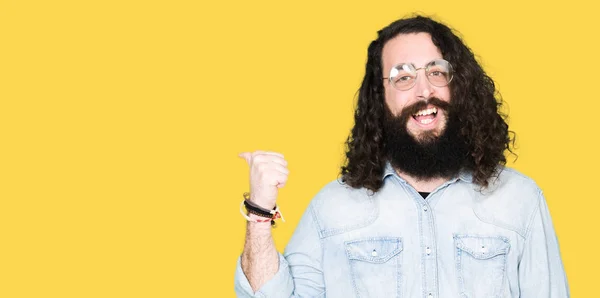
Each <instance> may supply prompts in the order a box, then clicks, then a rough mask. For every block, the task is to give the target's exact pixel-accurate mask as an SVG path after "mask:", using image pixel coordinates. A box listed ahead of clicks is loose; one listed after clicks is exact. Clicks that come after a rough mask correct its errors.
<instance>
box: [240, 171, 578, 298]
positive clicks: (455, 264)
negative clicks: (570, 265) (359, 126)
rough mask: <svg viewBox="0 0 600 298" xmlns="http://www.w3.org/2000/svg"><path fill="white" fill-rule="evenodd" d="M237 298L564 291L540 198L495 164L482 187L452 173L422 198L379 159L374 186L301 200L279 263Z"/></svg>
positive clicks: (474, 296)
mask: <svg viewBox="0 0 600 298" xmlns="http://www.w3.org/2000/svg"><path fill="white" fill-rule="evenodd" d="M235 291H236V293H237V295H238V297H329V298H348V297H402V298H414V297H421V298H438V297H440V298H451V297H463V298H466V297H468V298H483V297H485V298H489V297H493V298H508V297H513V298H515V297H524V298H529V297H537V298H541V297H544V298H545V297H552V298H559V297H569V296H570V295H569V287H568V284H567V279H566V275H565V272H564V268H563V264H562V261H561V257H560V252H559V246H558V241H557V238H556V234H555V232H554V228H553V226H552V221H551V219H550V213H549V212H548V206H547V205H546V202H545V200H544V197H543V195H542V192H541V190H540V189H539V188H538V187H537V185H536V184H535V182H533V181H532V180H531V179H529V178H528V177H526V176H524V175H522V174H520V173H518V172H517V171H515V170H512V169H509V168H504V169H503V170H502V172H501V173H500V175H499V177H498V178H497V179H493V180H492V181H491V183H490V186H489V187H488V188H486V189H484V190H483V191H480V188H479V187H478V186H477V185H476V184H474V183H472V178H471V175H470V174H468V173H462V174H461V175H459V177H457V178H455V179H452V180H450V181H448V182H446V183H445V184H443V185H442V186H440V187H438V188H437V189H436V190H435V191H433V192H432V193H431V194H430V195H429V196H428V197H427V199H423V197H421V195H419V193H418V192H417V191H416V190H415V189H414V188H413V187H411V186H410V185H409V184H408V183H407V182H406V181H405V180H403V179H402V178H400V177H399V176H398V175H397V174H396V173H395V172H394V170H393V169H392V167H391V166H390V165H389V164H388V165H387V167H386V170H385V176H384V184H383V187H382V188H381V189H380V190H379V191H378V192H377V193H375V194H373V193H371V192H369V191H367V190H365V189H353V188H351V187H349V186H347V185H345V184H343V183H341V182H339V181H333V182H331V183H329V184H328V185H326V186H325V187H324V188H323V189H322V190H321V191H320V192H319V193H318V194H317V195H316V196H315V198H314V199H313V200H312V201H311V203H310V204H309V206H308V208H307V210H306V212H305V213H304V215H303V216H302V219H301V220H300V222H299V224H298V226H297V228H296V230H295V232H294V235H293V236H292V238H291V239H290V241H289V243H288V245H287V247H286V249H285V252H284V254H283V255H280V257H279V271H278V272H277V273H276V275H275V276H274V277H273V278H272V279H271V280H270V281H268V282H267V283H266V284H265V285H263V286H262V287H261V288H260V289H259V290H258V291H257V292H256V293H255V292H253V291H252V288H251V287H250V284H249V283H248V280H247V278H246V276H245V275H244V273H243V271H242V269H241V266H240V259H239V258H238V263H237V269H236V273H235Z"/></svg>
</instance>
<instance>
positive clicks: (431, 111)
mask: <svg viewBox="0 0 600 298" xmlns="http://www.w3.org/2000/svg"><path fill="white" fill-rule="evenodd" d="M433 113H437V108H431V109H425V110H420V111H419V112H418V113H416V114H415V116H425V115H429V114H433Z"/></svg>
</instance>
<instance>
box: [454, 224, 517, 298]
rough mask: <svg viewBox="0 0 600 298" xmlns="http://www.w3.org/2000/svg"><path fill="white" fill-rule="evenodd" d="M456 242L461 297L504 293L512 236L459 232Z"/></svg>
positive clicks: (491, 296) (498, 295)
mask: <svg viewBox="0 0 600 298" xmlns="http://www.w3.org/2000/svg"><path fill="white" fill-rule="evenodd" d="M454 244H455V246H456V271H457V276H458V286H459V289H460V291H461V297H464V298H475V297H490V298H495V297H500V294H501V293H502V287H503V284H504V280H505V269H506V254H508V251H509V249H510V243H509V242H508V239H507V238H504V237H480V236H463V235H456V236H454Z"/></svg>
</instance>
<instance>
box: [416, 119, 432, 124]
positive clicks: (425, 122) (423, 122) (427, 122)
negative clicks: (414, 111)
mask: <svg viewBox="0 0 600 298" xmlns="http://www.w3.org/2000/svg"><path fill="white" fill-rule="evenodd" d="M419 122H421V124H429V123H431V122H433V119H423V120H421V121H419Z"/></svg>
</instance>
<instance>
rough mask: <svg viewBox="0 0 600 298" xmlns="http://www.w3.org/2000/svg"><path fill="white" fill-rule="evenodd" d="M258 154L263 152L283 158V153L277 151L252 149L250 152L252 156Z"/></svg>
mask: <svg viewBox="0 0 600 298" xmlns="http://www.w3.org/2000/svg"><path fill="white" fill-rule="evenodd" d="M260 154H264V155H273V156H279V157H281V158H283V154H281V153H279V152H272V151H260V150H259V151H254V152H253V153H252V156H256V155H260Z"/></svg>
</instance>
